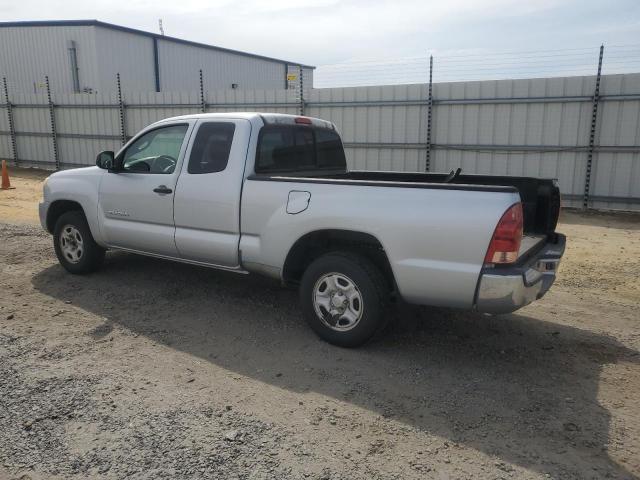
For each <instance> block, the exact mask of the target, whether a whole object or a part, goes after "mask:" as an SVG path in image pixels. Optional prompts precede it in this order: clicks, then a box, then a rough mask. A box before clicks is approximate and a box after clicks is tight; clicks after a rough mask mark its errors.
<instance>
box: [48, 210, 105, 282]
mask: <svg viewBox="0 0 640 480" xmlns="http://www.w3.org/2000/svg"><path fill="white" fill-rule="evenodd" d="M53 246H54V248H55V251H56V256H57V257H58V261H59V262H60V265H62V266H63V267H64V268H65V269H66V270H67V271H68V272H70V273H74V274H84V273H90V272H94V271H96V270H97V269H98V268H100V266H101V265H102V261H103V260H104V248H102V247H101V246H100V245H98V244H97V243H96V242H95V240H94V239H93V235H91V230H89V225H88V224H87V219H86V218H85V216H84V214H83V213H82V212H80V211H77V210H74V211H71V212H66V213H63V214H62V215H61V216H60V218H58V221H57V222H56V226H55V229H54V231H53Z"/></svg>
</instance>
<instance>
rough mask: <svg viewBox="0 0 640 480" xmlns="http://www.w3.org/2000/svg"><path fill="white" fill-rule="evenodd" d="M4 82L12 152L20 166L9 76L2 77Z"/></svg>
mask: <svg viewBox="0 0 640 480" xmlns="http://www.w3.org/2000/svg"><path fill="white" fill-rule="evenodd" d="M2 83H3V84H4V101H5V103H6V104H7V120H8V122H9V134H10V135H11V153H12V155H13V163H14V165H15V166H16V167H17V166H18V144H17V142H16V127H15V124H14V123H13V105H11V102H10V101H9V87H8V86H7V77H2Z"/></svg>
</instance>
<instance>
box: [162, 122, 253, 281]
mask: <svg viewBox="0 0 640 480" xmlns="http://www.w3.org/2000/svg"><path fill="white" fill-rule="evenodd" d="M195 128H196V130H195V132H194V135H195V138H194V141H193V142H192V144H191V148H190V149H189V151H188V152H187V155H186V157H185V158H186V161H185V162H184V165H183V166H182V173H181V175H180V178H179V179H178V184H177V186H176V194H175V199H174V219H175V225H176V234H175V240H176V246H177V248H178V252H179V255H180V257H181V258H184V259H187V260H192V261H198V262H204V263H208V264H212V265H219V266H224V267H230V268H233V267H237V266H239V264H240V260H239V255H238V244H239V241H240V194H241V190H242V183H243V179H244V178H243V177H244V166H245V161H246V156H247V148H248V145H249V136H250V134H251V123H250V122H249V121H248V120H239V119H229V120H222V119H221V120H215V121H214V120H200V121H198V123H197V124H196V127H195Z"/></svg>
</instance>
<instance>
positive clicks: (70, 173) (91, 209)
mask: <svg viewBox="0 0 640 480" xmlns="http://www.w3.org/2000/svg"><path fill="white" fill-rule="evenodd" d="M104 173H105V170H102V169H100V168H98V167H88V168H77V169H73V170H65V171H61V172H56V173H54V174H52V175H51V176H50V177H49V178H48V179H47V181H46V182H45V185H44V187H43V201H42V203H41V204H40V212H39V213H40V222H41V223H42V224H43V227H44V228H45V229H47V230H49V228H48V226H49V224H48V221H47V220H48V218H49V213H50V212H51V209H52V208H55V205H56V202H60V201H67V202H74V203H77V204H78V205H80V207H81V208H82V210H83V212H84V215H85V217H86V219H87V223H88V224H89V229H90V230H91V235H93V238H94V239H95V241H96V242H97V243H98V244H99V245H101V246H105V245H104V239H103V236H102V233H101V231H100V225H99V224H98V192H99V191H100V181H101V179H102V175H104Z"/></svg>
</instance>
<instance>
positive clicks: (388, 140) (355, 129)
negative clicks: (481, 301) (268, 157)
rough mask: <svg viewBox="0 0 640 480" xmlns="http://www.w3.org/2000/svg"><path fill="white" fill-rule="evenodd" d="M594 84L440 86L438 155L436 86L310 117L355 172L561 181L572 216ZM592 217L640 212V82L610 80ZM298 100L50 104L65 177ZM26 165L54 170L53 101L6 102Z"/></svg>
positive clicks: (579, 196)
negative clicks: (180, 119)
mask: <svg viewBox="0 0 640 480" xmlns="http://www.w3.org/2000/svg"><path fill="white" fill-rule="evenodd" d="M595 80H596V79H595V77H593V76H586V77H566V78H547V79H543V78H537V79H536V78H534V79H519V80H497V81H477V82H455V83H441V84H434V85H433V100H434V102H433V106H432V124H431V125H432V128H431V146H432V148H431V150H430V151H428V150H427V130H428V121H427V118H428V86H427V85H393V86H373V87H350V88H329V89H315V90H310V91H309V92H308V95H307V98H305V105H304V113H305V115H309V116H314V117H320V118H324V119H326V120H329V121H332V122H333V123H335V125H336V126H337V128H338V130H339V131H340V132H341V135H342V138H343V142H344V145H345V150H346V154H347V162H348V165H349V168H351V169H358V170H394V171H425V169H426V165H427V164H426V161H427V155H428V154H429V157H430V170H431V171H436V172H448V171H450V170H452V169H455V168H458V167H461V168H462V169H463V170H464V171H465V172H466V173H479V174H490V175H524V176H535V177H553V178H557V179H558V181H559V185H560V189H561V191H562V193H563V194H564V195H565V197H564V204H565V205H570V206H582V204H583V195H584V189H585V183H586V182H585V176H586V170H587V159H588V149H589V142H590V129H591V122H592V111H593V103H592V100H593V94H594V88H595ZM600 94H601V99H600V103H599V107H598V108H599V111H598V123H597V128H596V134H595V137H594V138H595V141H594V154H593V160H592V169H591V172H592V173H591V182H590V191H589V194H590V199H589V206H593V207H596V208H623V209H635V210H638V209H640V74H625V75H609V76H603V77H602V81H601V92H600ZM298 95H299V92H298V91H297V90H296V89H291V90H242V89H238V90H219V91H209V92H160V93H157V92H142V93H127V94H126V96H125V97H124V98H123V99H122V101H123V108H121V106H120V103H119V98H118V97H117V95H115V94H69V95H54V98H53V99H52V100H53V103H54V106H55V107H54V112H55V124H56V140H57V145H58V162H59V164H60V166H61V168H68V167H71V166H81V165H93V162H94V159H95V155H96V153H97V152H98V151H100V150H118V149H119V147H120V146H121V143H122V128H123V123H122V122H123V120H124V130H125V132H124V135H125V137H126V138H130V137H131V136H133V135H135V134H136V133H137V132H138V131H139V130H140V129H142V128H143V127H145V126H147V125H149V124H151V123H153V122H155V121H158V120H161V119H164V118H167V117H172V116H177V115H184V114H190V113H200V112H201V111H202V110H203V101H204V110H205V111H206V112H233V111H257V112H276V113H288V114H299V113H300V111H301V109H302V108H303V106H302V105H301V104H300V99H299V98H298ZM10 101H11V104H12V105H13V120H14V125H15V130H16V137H15V141H16V145H17V150H18V160H19V163H20V164H22V165H33V166H44V167H45V168H54V167H55V165H56V163H55V155H54V151H53V144H54V141H53V140H54V138H53V135H52V125H51V116H50V108H49V104H48V99H47V96H46V95H42V94H21V95H10ZM8 111H9V110H8V108H7V106H6V105H4V104H2V105H0V117H1V118H0V156H1V157H3V158H11V157H12V149H11V138H10V135H9V130H10V127H9V122H8Z"/></svg>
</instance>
